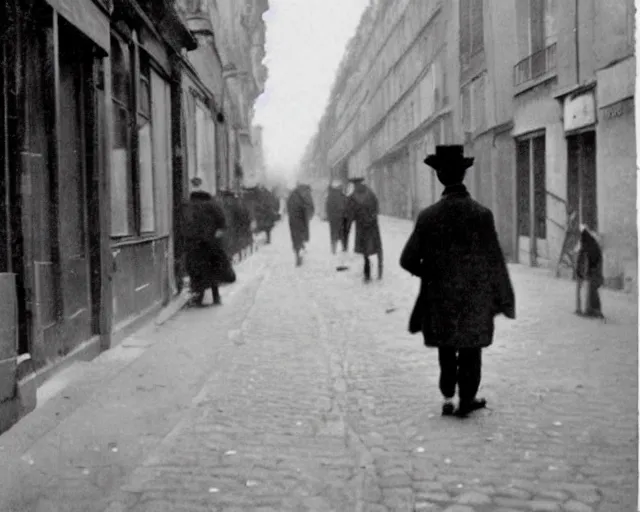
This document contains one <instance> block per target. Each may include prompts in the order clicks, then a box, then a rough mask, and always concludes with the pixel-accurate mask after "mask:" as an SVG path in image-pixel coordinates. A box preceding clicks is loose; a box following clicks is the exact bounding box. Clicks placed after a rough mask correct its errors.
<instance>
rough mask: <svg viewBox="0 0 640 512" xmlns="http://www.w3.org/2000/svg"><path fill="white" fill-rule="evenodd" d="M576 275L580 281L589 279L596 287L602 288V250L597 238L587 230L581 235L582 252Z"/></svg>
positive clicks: (578, 259) (580, 252) (577, 263)
mask: <svg viewBox="0 0 640 512" xmlns="http://www.w3.org/2000/svg"><path fill="white" fill-rule="evenodd" d="M576 275H577V276H578V278H580V279H589V280H591V281H593V282H594V285H595V286H596V287H600V286H602V284H603V282H604V276H603V272H602V249H600V244H598V241H597V240H596V239H595V237H594V236H593V235H592V234H591V233H590V232H589V231H588V230H586V229H583V230H582V232H581V233H580V250H579V251H578V258H577V261H576Z"/></svg>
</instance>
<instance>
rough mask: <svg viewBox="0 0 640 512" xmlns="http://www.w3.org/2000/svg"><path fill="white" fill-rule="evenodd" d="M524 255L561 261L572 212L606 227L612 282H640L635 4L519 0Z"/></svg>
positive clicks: (516, 93)
mask: <svg viewBox="0 0 640 512" xmlns="http://www.w3.org/2000/svg"><path fill="white" fill-rule="evenodd" d="M516 27H517V30H516V32H517V48H518V58H517V62H516V64H515V65H514V85H513V87H514V88H513V97H514V100H513V101H514V127H513V131H512V135H513V137H514V140H515V143H516V167H515V174H516V197H517V198H518V209H517V211H516V212H515V213H516V217H517V219H518V221H517V222H518V228H517V239H516V242H517V245H518V255H519V261H521V262H523V263H530V264H533V265H542V266H546V265H550V266H555V264H556V263H557V261H558V259H559V257H560V254H561V250H562V245H563V240H564V235H565V229H566V226H567V222H568V215H569V214H570V213H574V214H575V217H576V224H586V225H589V226H590V227H591V228H592V229H594V230H596V231H597V232H598V233H599V235H600V237H601V240H602V244H603V250H604V260H605V261H604V274H605V280H606V281H607V282H608V284H609V285H611V286H613V287H615V288H623V287H624V288H626V289H628V290H633V289H635V288H636V286H637V284H636V281H637V270H636V268H637V249H636V247H637V235H636V207H635V204H636V199H635V197H636V172H635V159H636V150H635V142H634V141H635V120H634V107H633V105H634V90H635V56H634V3H633V1H631V0H622V1H604V2H599V1H591V0H576V1H575V2H560V1H558V0H528V1H527V2H516Z"/></svg>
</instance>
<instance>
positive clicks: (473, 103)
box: [462, 75, 486, 133]
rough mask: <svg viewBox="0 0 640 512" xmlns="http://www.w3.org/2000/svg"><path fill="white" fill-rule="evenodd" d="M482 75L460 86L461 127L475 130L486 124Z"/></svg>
mask: <svg viewBox="0 0 640 512" xmlns="http://www.w3.org/2000/svg"><path fill="white" fill-rule="evenodd" d="M484 94H485V91H484V75H480V76H479V77H478V78H476V79H475V80H473V81H472V82H470V83H468V84H467V85H465V86H464V87H463V88H462V129H463V130H464V131H465V132H471V133H473V132H476V131H478V130H481V129H482V128H484V127H485V124H486V101H485V97H484Z"/></svg>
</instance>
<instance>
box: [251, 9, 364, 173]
mask: <svg viewBox="0 0 640 512" xmlns="http://www.w3.org/2000/svg"><path fill="white" fill-rule="evenodd" d="M368 3H369V0H269V6H270V9H269V11H267V12H266V13H265V14H264V19H265V22H266V27H267V33H266V57H265V62H264V63H265V65H266V66H267V67H268V68H269V78H268V79H267V83H266V87H265V92H264V93H263V94H262V96H260V97H259V98H258V100H257V102H256V113H255V117H254V123H255V124H261V125H262V126H263V127H264V129H263V144H264V152H265V158H266V164H267V169H268V172H270V173H271V172H272V173H274V174H275V173H276V172H278V174H281V175H282V174H284V176H286V177H291V176H292V175H293V173H294V172H295V171H296V170H297V169H296V166H297V164H298V162H299V161H300V158H301V157H302V153H303V151H304V149H305V146H306V144H307V142H308V141H309V139H310V138H311V137H312V136H313V134H314V133H315V130H316V127H317V125H318V121H319V120H320V118H321V117H322V114H323V112H324V108H325V106H326V104H327V100H328V97H329V92H330V89H331V86H332V84H333V80H334V78H335V74H336V70H337V68H338V64H339V63H340V59H341V58H342V55H343V53H344V50H345V48H346V44H347V42H348V41H349V39H350V38H351V37H352V36H353V35H354V34H355V31H356V27H357V25H358V22H359V21H360V16H361V15H362V13H363V12H364V9H365V7H366V6H367V5H368Z"/></svg>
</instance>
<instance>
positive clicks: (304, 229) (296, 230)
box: [287, 184, 315, 267]
mask: <svg viewBox="0 0 640 512" xmlns="http://www.w3.org/2000/svg"><path fill="white" fill-rule="evenodd" d="M314 213H315V206H314V204H313V197H312V195H311V187H310V186H309V185H304V184H298V185H297V186H296V188H294V189H293V191H292V192H291V194H289V197H288V198H287V214H288V216H289V230H290V232H291V243H292V244H293V252H294V253H295V257H296V266H298V267H299V266H300V265H302V254H301V251H302V250H303V249H304V247H305V244H306V243H307V242H308V241H309V238H310V234H309V222H310V221H311V218H312V217H313V214H314Z"/></svg>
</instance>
